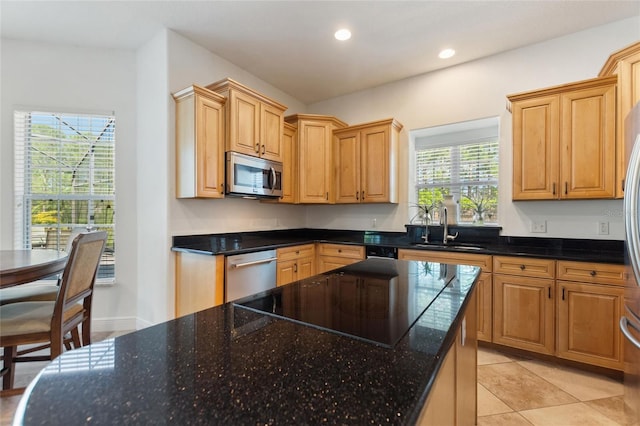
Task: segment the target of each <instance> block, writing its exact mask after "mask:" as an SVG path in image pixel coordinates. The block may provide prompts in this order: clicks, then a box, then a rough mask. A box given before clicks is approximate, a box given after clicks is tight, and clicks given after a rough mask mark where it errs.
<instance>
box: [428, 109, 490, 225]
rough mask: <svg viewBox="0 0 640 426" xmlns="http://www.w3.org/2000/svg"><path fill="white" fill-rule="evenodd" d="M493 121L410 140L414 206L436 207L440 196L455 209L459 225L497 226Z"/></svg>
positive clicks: (435, 130) (445, 128)
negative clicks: (451, 200) (455, 205)
mask: <svg viewBox="0 0 640 426" xmlns="http://www.w3.org/2000/svg"><path fill="white" fill-rule="evenodd" d="M498 153H499V146H498V120H497V118H492V119H483V120H476V121H471V122H465V123H456V124H453V125H447V126H438V127H434V128H430V129H424V130H421V131H418V132H417V135H416V136H415V165H416V167H415V170H416V176H415V184H416V191H417V200H418V204H421V205H427V206H431V207H432V209H431V210H432V211H433V212H434V215H435V216H436V217H434V215H432V219H438V218H437V206H438V205H439V204H440V203H441V202H442V200H443V198H444V195H453V196H454V199H455V200H457V201H458V202H459V204H460V208H459V209H458V211H459V217H458V218H457V220H458V221H459V222H461V223H473V222H475V223H479V222H485V221H486V222H490V223H497V221H498V217H497V202H498V163H499V155H498Z"/></svg>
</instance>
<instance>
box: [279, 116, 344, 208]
mask: <svg viewBox="0 0 640 426" xmlns="http://www.w3.org/2000/svg"><path fill="white" fill-rule="evenodd" d="M285 121H286V122H287V123H290V124H292V125H294V126H296V128H297V134H296V138H297V141H296V147H297V158H296V160H297V163H296V165H295V168H296V173H297V184H298V188H297V189H298V191H297V193H298V202H299V203H302V204H332V203H333V202H334V199H335V193H334V190H333V188H332V186H333V173H332V172H333V170H332V164H333V163H332V157H333V149H332V141H333V131H334V130H335V129H340V128H343V127H346V126H347V123H345V122H343V121H341V120H338V119H337V118H335V117H331V116H325V115H312V114H296V115H291V116H288V117H286V118H285Z"/></svg>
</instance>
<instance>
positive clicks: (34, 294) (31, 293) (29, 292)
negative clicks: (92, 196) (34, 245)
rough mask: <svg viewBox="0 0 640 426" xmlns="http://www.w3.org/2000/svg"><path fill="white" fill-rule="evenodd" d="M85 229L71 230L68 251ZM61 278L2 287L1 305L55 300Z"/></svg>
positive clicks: (67, 245)
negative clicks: (51, 281)
mask: <svg viewBox="0 0 640 426" xmlns="http://www.w3.org/2000/svg"><path fill="white" fill-rule="evenodd" d="M83 231H84V232H86V228H80V227H77V228H73V229H72V230H71V234H70V235H69V238H68V239H67V244H66V248H65V249H64V251H65V252H66V253H69V252H70V251H71V244H72V243H73V240H74V239H75V237H77V236H78V235H79V234H81V233H82V232H83ZM60 280H61V277H58V281H57V282H54V283H47V282H44V281H42V280H41V281H36V282H34V283H28V284H22V285H17V286H14V287H9V288H3V289H0V306H2V305H8V304H9V303H17V302H45V301H55V300H56V297H58V290H59V289H60Z"/></svg>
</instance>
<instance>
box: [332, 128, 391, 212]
mask: <svg viewBox="0 0 640 426" xmlns="http://www.w3.org/2000/svg"><path fill="white" fill-rule="evenodd" d="M400 130H402V124H400V123H398V122H397V121H396V120H394V119H392V118H390V119H387V120H380V121H375V122H372V123H365V124H360V125H357V126H350V127H346V128H344V129H340V130H336V131H334V132H333V134H334V153H335V155H334V156H333V164H334V168H335V176H336V180H335V191H336V196H335V202H336V204H341V203H397V202H398V140H399V135H400Z"/></svg>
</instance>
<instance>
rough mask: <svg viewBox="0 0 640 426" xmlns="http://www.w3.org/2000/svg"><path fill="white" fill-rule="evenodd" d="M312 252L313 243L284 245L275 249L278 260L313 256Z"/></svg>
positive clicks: (313, 248)
mask: <svg viewBox="0 0 640 426" xmlns="http://www.w3.org/2000/svg"><path fill="white" fill-rule="evenodd" d="M314 253H315V247H314V245H313V244H304V245H300V246H292V247H285V248H280V249H277V250H276V255H277V257H278V262H280V261H286V260H291V259H299V258H301V257H313V255H314Z"/></svg>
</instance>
